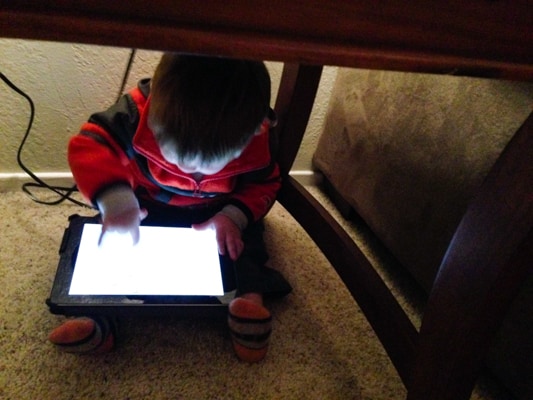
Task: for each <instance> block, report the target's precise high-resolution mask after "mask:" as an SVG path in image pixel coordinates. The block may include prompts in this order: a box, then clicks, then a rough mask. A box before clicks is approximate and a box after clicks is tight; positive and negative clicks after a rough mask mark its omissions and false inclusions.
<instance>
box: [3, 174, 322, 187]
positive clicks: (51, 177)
mask: <svg viewBox="0 0 533 400" xmlns="http://www.w3.org/2000/svg"><path fill="white" fill-rule="evenodd" d="M289 174H290V175H291V176H292V177H293V178H294V179H296V180H297V181H298V182H299V183H301V184H302V185H304V186H318V185H319V184H320V183H321V182H322V174H320V173H319V172H316V171H309V170H293V171H291V172H290V173H289ZM35 175H36V176H37V177H38V178H39V179H41V180H43V181H44V182H46V183H47V184H48V185H50V186H66V187H68V186H72V185H73V184H74V180H73V178H72V174H71V173H70V172H36V173H35ZM26 182H33V179H32V178H31V177H30V176H29V175H28V174H26V173H24V172H8V173H0V192H10V191H16V190H20V187H21V186H22V185H23V184H24V183H26Z"/></svg>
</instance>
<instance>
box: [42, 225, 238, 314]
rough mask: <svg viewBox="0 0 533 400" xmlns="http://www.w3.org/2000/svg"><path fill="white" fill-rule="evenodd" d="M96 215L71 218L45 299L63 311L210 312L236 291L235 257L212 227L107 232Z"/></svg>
mask: <svg viewBox="0 0 533 400" xmlns="http://www.w3.org/2000/svg"><path fill="white" fill-rule="evenodd" d="M101 231H102V226H101V225H100V223H99V221H98V219H97V218H96V217H81V216H78V215H75V216H72V217H71V218H70V223H69V226H68V228H67V229H66V230H65V233H64V235H63V240H62V243H61V247H60V250H59V255H60V259H59V264H58V268H57V272H56V276H55V279H54V283H53V286H52V290H51V293H50V297H49V298H48V299H47V304H48V306H49V308H50V311H51V312H52V313H54V314H64V315H91V314H106V315H120V314H131V315H157V314H163V315H168V314H178V315H180V314H181V315H184V316H185V315H194V316H197V315H205V314H210V315H215V314H224V315H225V312H226V311H227V310H225V308H227V305H228V304H229V302H230V301H231V300H232V299H233V298H234V294H235V280H234V273H233V265H232V263H231V262H227V260H226V259H225V258H222V257H220V256H219V254H218V246H217V242H216V237H215V232H214V231H213V230H204V231H196V230H194V229H192V228H190V227H169V226H165V227H163V226H142V225H141V227H140V238H139V241H138V243H137V244H133V240H132V238H131V236H129V235H124V234H118V233H106V236H105V238H104V240H102V241H101V243H100V240H99V239H100V235H101Z"/></svg>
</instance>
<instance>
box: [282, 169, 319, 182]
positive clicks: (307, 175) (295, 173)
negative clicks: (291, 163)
mask: <svg viewBox="0 0 533 400" xmlns="http://www.w3.org/2000/svg"><path fill="white" fill-rule="evenodd" d="M289 175H290V176H292V177H293V178H294V179H296V180H297V181H298V182H299V183H300V184H302V185H304V186H318V185H320V184H321V183H322V174H321V173H320V172H317V171H309V170H292V171H290V172H289Z"/></svg>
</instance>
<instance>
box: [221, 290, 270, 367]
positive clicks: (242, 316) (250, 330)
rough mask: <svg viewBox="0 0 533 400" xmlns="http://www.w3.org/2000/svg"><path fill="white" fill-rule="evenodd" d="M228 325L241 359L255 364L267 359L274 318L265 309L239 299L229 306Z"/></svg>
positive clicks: (237, 353)
mask: <svg viewBox="0 0 533 400" xmlns="http://www.w3.org/2000/svg"><path fill="white" fill-rule="evenodd" d="M228 325H229V328H230V332H231V337H232V341H233V349H234V350H235V354H236V355H237V357H239V359H241V360H242V361H246V362H250V363H254V362H259V361H261V360H262V359H263V358H265V356H266V354H267V351H268V339H269V337H270V333H271V331H272V317H271V315H270V312H269V311H268V310H267V309H266V308H265V307H263V306H262V305H261V304H258V303H256V302H253V301H251V300H247V299H243V298H242V297H238V298H236V299H234V300H233V301H232V302H231V303H230V305H229V315H228Z"/></svg>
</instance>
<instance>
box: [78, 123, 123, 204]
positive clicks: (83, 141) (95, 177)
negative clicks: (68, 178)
mask: <svg viewBox="0 0 533 400" xmlns="http://www.w3.org/2000/svg"><path fill="white" fill-rule="evenodd" d="M68 162H69V165H70V169H71V171H72V174H73V176H74V180H75V182H76V185H77V186H78V189H79V191H80V193H81V194H82V195H83V196H84V197H85V198H86V199H88V200H89V201H91V203H92V204H96V197H97V196H98V194H99V193H101V192H102V191H104V190H105V189H107V188H109V187H111V186H113V185H117V184H126V185H128V186H130V187H131V188H134V181H133V176H132V175H131V172H130V170H129V168H127V164H128V163H129V162H130V161H129V160H128V157H127V156H126V154H125V153H124V151H123V150H122V149H121V148H120V146H119V145H118V144H117V143H116V142H115V141H114V140H113V139H112V138H111V136H110V135H109V133H108V132H106V131H105V130H104V129H103V128H102V127H100V126H98V125H96V124H93V123H90V122H88V123H85V124H84V125H83V126H82V128H81V132H80V133H78V134H77V135H75V136H73V137H72V138H71V139H70V141H69V145H68Z"/></svg>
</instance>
